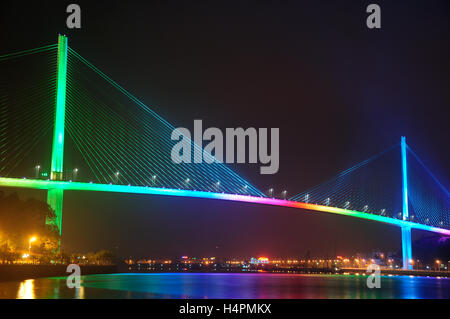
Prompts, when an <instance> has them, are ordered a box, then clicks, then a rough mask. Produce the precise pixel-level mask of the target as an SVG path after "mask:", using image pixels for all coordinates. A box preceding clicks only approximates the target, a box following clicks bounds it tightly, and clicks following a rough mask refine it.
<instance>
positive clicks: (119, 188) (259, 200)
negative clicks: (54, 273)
mask: <svg viewBox="0 0 450 319" xmlns="http://www.w3.org/2000/svg"><path fill="white" fill-rule="evenodd" d="M0 187H17V188H29V189H47V190H48V189H63V190H71V191H94V192H113V193H114V192H115V193H130V194H151V195H165V196H181V197H195V198H209V199H221V200H229V201H237V202H246V203H255V204H264V205H273V206H283V207H292V208H300V209H305V210H309V211H316V212H325V213H332V214H339V215H345V216H352V217H357V218H363V219H368V220H373V221H377V222H382V223H386V224H391V225H395V226H399V227H404V226H407V227H411V228H413V229H420V230H426V231H430V232H435V233H440V234H443V235H447V236H450V230H449V229H444V228H438V227H433V226H428V225H423V224H418V223H414V222H410V221H404V220H399V219H395V218H391V217H385V216H379V215H374V214H369V213H363V212H358V211H353V210H347V209H343V208H338V207H329V206H323V205H316V204H309V203H302V202H294V201H289V200H282V199H273V198H267V197H256V196H246V195H234V194H225V193H212V192H202V191H194V190H182V189H167V188H157V187H145V186H127V185H114V184H95V183H80V182H63V181H46V180H33V179H19V178H5V177H0Z"/></svg>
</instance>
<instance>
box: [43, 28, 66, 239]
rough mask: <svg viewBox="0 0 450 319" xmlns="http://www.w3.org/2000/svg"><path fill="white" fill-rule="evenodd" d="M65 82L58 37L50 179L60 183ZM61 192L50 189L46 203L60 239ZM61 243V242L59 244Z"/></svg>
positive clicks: (63, 43)
mask: <svg viewBox="0 0 450 319" xmlns="http://www.w3.org/2000/svg"><path fill="white" fill-rule="evenodd" d="M66 80H67V37H66V36H64V35H59V36H58V73H57V83H56V106H55V108H56V110H55V122H54V131H53V146H52V160H51V173H50V179H51V180H52V181H61V180H62V179H63V159H64V120H65V109H66ZM63 192H64V191H63V190H62V189H59V188H54V189H53V188H52V189H49V190H48V193H47V203H48V204H49V206H50V207H51V208H52V209H53V210H54V211H55V214H56V219H55V220H47V221H46V222H47V224H51V225H56V227H58V231H59V236H60V238H61V229H62V210H63ZM60 243H61V242H60Z"/></svg>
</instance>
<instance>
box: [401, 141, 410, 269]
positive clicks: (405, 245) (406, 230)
mask: <svg viewBox="0 0 450 319" xmlns="http://www.w3.org/2000/svg"><path fill="white" fill-rule="evenodd" d="M400 145H401V150H402V204H403V205H402V206H403V211H402V216H403V220H407V219H408V217H409V211H408V170H407V159H406V137H404V136H402V138H401V143H400ZM402 255H403V269H405V270H407V269H409V270H411V269H412V263H411V261H412V244H411V227H409V226H402Z"/></svg>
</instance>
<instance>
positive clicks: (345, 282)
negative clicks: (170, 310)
mask: <svg viewBox="0 0 450 319" xmlns="http://www.w3.org/2000/svg"><path fill="white" fill-rule="evenodd" d="M366 280H367V277H366V276H353V275H347V276H345V275H303V274H267V273H265V274H234V273H233V274H219V273H212V274H211V273H201V274H193V273H174V274H161V273H152V274H110V275H90V276H82V280H81V288H79V289H69V288H67V286H66V278H65V277H58V278H42V279H34V280H24V281H21V282H3V283H0V298H20V299H22V298H23V299H35V298H39V299H41V298H44V299H54V298H78V299H89V298H199V299H203V298H209V299H214V298H230V299H234V298H238V299H240V298H243V299H258V298H267V299H297V298H319V299H323V298H327V299H328V298H333V299H359V298H362V299H365V298H389V299H391V298H405V299H422V298H445V299H449V298H450V279H449V278H434V277H433V278H431V277H430V278H428V277H409V276H382V278H381V288H379V289H369V288H367V285H366Z"/></svg>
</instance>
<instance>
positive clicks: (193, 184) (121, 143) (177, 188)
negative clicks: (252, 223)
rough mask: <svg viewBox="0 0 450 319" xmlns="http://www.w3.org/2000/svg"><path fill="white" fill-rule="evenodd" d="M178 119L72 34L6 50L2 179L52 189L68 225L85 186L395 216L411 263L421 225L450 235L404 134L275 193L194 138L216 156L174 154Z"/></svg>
mask: <svg viewBox="0 0 450 319" xmlns="http://www.w3.org/2000/svg"><path fill="white" fill-rule="evenodd" d="M174 129H175V128H174V127H173V126H172V125H171V124H170V123H169V122H167V121H166V120H165V119H163V118H162V117H161V116H160V115H158V114H157V113H156V112H155V111H154V110H153V109H152V108H150V107H148V106H147V105H145V104H144V103H143V102H141V101H140V100H139V99H137V98H136V97H135V96H133V95H132V94H131V93H130V92H129V91H127V90H126V89H124V88H123V87H122V86H120V85H119V84H117V83H116V82H115V81H113V80H112V79H111V78H110V77H108V76H107V75H106V74H105V73H103V72H102V71H101V70H99V69H98V68H97V67H95V66H94V65H93V64H92V63H90V62H89V61H87V60H86V59H85V58H83V57H82V56H81V55H80V54H78V53H77V52H76V51H75V50H73V49H72V48H70V47H69V46H68V45H67V38H66V37H65V36H59V40H58V44H55V45H49V46H44V47H41V48H37V49H32V50H27V51H21V52H17V53H12V54H7V55H3V56H0V186H3V187H18V188H31V189H44V190H48V195H47V201H48V204H49V205H50V206H51V207H52V209H54V210H55V212H56V219H55V220H50V221H48V223H49V224H51V225H54V226H56V227H57V228H58V229H59V232H60V234H61V231H62V212H63V194H64V191H71V190H77V191H105V192H121V193H138V194H154V195H169V196H184V197H197V198H211V199H221V200H231V201H241V202H249V203H256V204H268V205H275V206H284V207H294V208H300V209H304V210H308V211H311V212H325V213H333V214H340V215H346V216H352V217H358V218H363V219H368V220H373V221H378V222H383V223H387V224H391V225H396V226H399V227H400V228H401V233H402V251H403V267H404V268H405V269H407V268H409V269H410V268H411V266H412V265H411V263H410V261H411V260H412V247H411V230H412V229H419V230H426V231H431V232H435V233H440V234H443V235H447V236H449V235H450V216H449V208H450V200H449V193H448V191H447V189H446V188H445V187H444V186H443V185H442V184H441V183H440V182H439V180H438V179H437V178H436V177H435V176H434V175H433V174H432V173H431V172H430V171H429V170H428V168H427V167H426V166H425V165H424V163H423V162H422V160H421V159H420V158H419V156H418V155H417V154H415V153H414V152H413V150H411V149H410V148H409V147H408V145H407V144H406V140H405V138H404V137H402V139H401V141H400V142H399V143H398V144H396V145H393V146H392V147H390V148H388V149H387V150H384V151H382V152H380V153H378V154H376V155H374V156H372V157H371V158H369V159H367V160H365V161H363V162H361V163H359V164H357V165H355V166H353V167H351V168H349V169H347V170H345V171H343V172H341V173H340V174H338V175H336V176H335V177H333V178H332V179H330V180H328V181H327V182H325V183H323V184H320V185H317V186H315V187H313V188H311V189H309V190H307V191H304V192H302V193H299V194H297V195H295V196H293V197H291V198H289V199H275V198H271V197H270V196H268V195H267V194H265V193H264V192H262V191H261V190H259V189H258V188H257V187H255V186H254V185H252V184H251V183H249V182H248V181H247V180H245V179H244V178H242V177H241V176H239V175H238V174H236V173H235V172H234V171H232V170H231V169H230V168H229V167H228V166H226V165H225V164H223V163H219V162H216V161H215V160H214V157H213V156H212V155H211V154H209V153H207V152H203V150H202V149H201V146H199V145H196V144H195V143H193V147H194V148H197V150H200V151H201V152H202V153H203V156H205V157H209V159H210V161H209V162H211V163H210V164H208V163H202V164H197V163H179V164H176V163H174V162H173V161H172V159H171V156H170V154H171V148H172V147H173V145H174V143H175V142H174V141H172V140H171V134H172V132H173V130H174ZM202 153H200V154H202ZM37 163H39V164H37ZM30 177H31V178H30Z"/></svg>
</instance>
